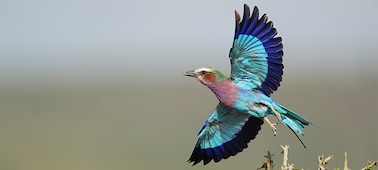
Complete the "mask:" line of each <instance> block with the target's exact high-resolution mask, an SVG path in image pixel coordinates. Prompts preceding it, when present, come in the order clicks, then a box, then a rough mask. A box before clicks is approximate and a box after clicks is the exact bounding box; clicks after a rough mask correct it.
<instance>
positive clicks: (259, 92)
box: [184, 4, 310, 166]
mask: <svg viewBox="0 0 378 170" xmlns="http://www.w3.org/2000/svg"><path fill="white" fill-rule="evenodd" d="M235 21H236V22H235V23H236V24H235V34H234V39H233V44H232V48H231V49H230V52H229V59H230V63H231V74H230V76H229V77H227V76H225V75H224V74H223V73H222V72H220V71H219V70H217V69H215V68H213V67H200V68H198V69H195V70H190V71H186V72H185V73H184V75H185V76H189V77H193V78H195V79H197V80H198V81H199V82H201V83H202V84H203V85H205V86H206V87H208V88H209V89H210V90H211V91H212V92H213V93H214V94H215V96H216V97H217V99H218V100H219V103H218V105H217V106H216V107H215V109H214V110H213V111H212V113H211V114H210V116H209V117H208V118H207V120H206V121H205V122H204V123H203V125H202V127H201V128H200V130H199V132H198V135H197V137H198V140H197V142H196V145H195V147H194V150H193V152H192V154H191V156H190V158H189V160H188V162H189V163H192V166H194V165H196V164H198V163H200V162H201V161H203V164H204V165H206V164H208V163H209V162H211V161H212V160H213V161H214V162H215V163H217V162H219V161H221V160H223V159H227V158H229V157H231V156H235V155H236V154H238V153H240V152H242V151H243V150H244V149H245V148H247V147H248V143H249V142H250V141H251V140H253V139H255V137H256V136H257V134H258V132H259V131H260V130H261V126H262V125H263V124H264V121H265V122H267V124H269V126H270V128H271V129H272V130H273V132H274V134H276V130H277V129H276V125H277V123H282V124H284V125H286V126H287V127H288V128H289V129H290V130H291V131H293V132H294V134H295V136H296V137H297V138H298V139H299V141H300V142H301V143H302V145H303V146H304V147H306V146H305V145H304V143H303V142H302V140H301V139H300V138H299V136H298V135H300V136H303V135H304V133H303V129H304V127H305V126H307V125H309V124H310V122H309V121H308V120H307V119H305V118H303V117H302V116H300V115H299V114H297V113H295V112H294V111H292V110H290V109H288V108H286V107H284V106H282V105H281V104H279V103H278V102H276V101H275V100H273V99H272V98H270V94H272V93H273V92H274V91H276V90H277V88H278V87H279V86H280V82H281V81H282V75H283V68H284V66H283V64H282V56H283V45H282V38H281V37H278V36H277V30H276V28H275V27H274V26H273V22H272V21H268V17H267V15H266V14H263V15H262V16H261V17H259V9H258V7H257V6H255V7H254V8H253V11H252V13H251V10H250V8H249V6H248V5H247V4H244V12H243V17H242V18H241V16H240V14H239V13H238V12H237V11H236V10H235ZM268 115H274V116H276V117H277V119H278V122H277V123H271V122H270V121H269V119H268V118H267V116H268Z"/></svg>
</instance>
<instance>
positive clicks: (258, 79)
mask: <svg viewBox="0 0 378 170" xmlns="http://www.w3.org/2000/svg"><path fill="white" fill-rule="evenodd" d="M235 19H236V26H235V37H234V43H233V46H232V48H231V50H230V54H229V57H230V61H231V77H230V78H231V80H233V81H234V82H236V83H244V84H245V85H246V86H247V87H249V88H251V89H259V90H261V91H262V92H263V93H264V94H265V95H267V96H269V95H270V94H271V93H272V92H273V91H275V90H277V87H278V86H280V82H281V80H282V74H283V71H282V70H283V68H284V66H283V65H282V56H283V51H282V48H283V47H282V40H281V37H275V36H276V35H277V30H276V29H275V28H274V27H273V23H272V22H271V21H269V22H267V20H268V17H267V16H266V15H265V14H264V15H263V16H262V17H261V18H259V10H258V8H257V7H254V9H253V13H252V16H250V9H249V7H248V5H246V4H244V15H243V19H242V20H241V21H240V15H239V13H238V12H237V11H235Z"/></svg>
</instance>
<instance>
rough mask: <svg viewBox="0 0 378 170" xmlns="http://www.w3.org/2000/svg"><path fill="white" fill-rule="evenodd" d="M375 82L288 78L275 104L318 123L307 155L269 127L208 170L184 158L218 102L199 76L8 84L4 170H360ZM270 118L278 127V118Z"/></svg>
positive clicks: (373, 123)
mask: <svg viewBox="0 0 378 170" xmlns="http://www.w3.org/2000/svg"><path fill="white" fill-rule="evenodd" d="M377 88H378V83H377V82H376V81H358V82H354V81H347V80H345V81H332V80H322V81H316V82H308V81H303V79H302V80H300V79H298V80H295V81H292V82H284V84H282V86H281V87H280V88H279V90H278V92H276V93H275V94H274V95H273V98H274V99H275V100H277V101H278V102H280V103H281V104H283V105H285V106H287V107H288V108H291V109H292V110H295V111H296V112H298V113H299V114H301V115H303V116H304V117H306V118H308V119H309V120H311V121H312V122H313V123H314V124H315V125H316V126H318V127H320V129H319V128H317V127H315V126H309V127H306V129H305V136H304V137H303V138H302V139H303V141H304V142H305V144H306V145H307V149H304V148H303V147H302V146H301V144H300V143H299V141H297V139H296V138H295V136H294V135H293V134H291V131H289V130H288V129H287V128H286V127H285V126H283V125H282V124H281V125H279V126H278V136H276V137H274V136H273V135H272V132H271V131H270V129H269V127H268V126H267V125H263V127H262V130H261V131H260V133H259V135H258V136H257V139H255V140H254V141H252V142H250V144H249V148H247V149H246V150H244V151H243V152H242V153H240V154H238V155H237V156H235V157H231V158H229V159H227V160H223V161H221V162H220V163H216V164H215V163H210V164H209V165H207V166H206V167H204V166H203V165H197V166H195V167H191V165H190V164H188V163H187V162H186V160H187V159H188V158H189V156H190V154H191V152H192V149H193V147H194V144H195V142H196V133H197V131H198V129H199V128H200V126H201V125H202V123H203V121H204V120H205V119H206V118H207V116H208V114H209V113H210V112H211V111H212V109H213V108H214V107H215V105H216V104H217V101H216V98H215V97H214V96H213V95H212V94H211V92H210V91H209V90H208V89H206V88H205V87H203V86H201V85H200V84H199V83H198V82H195V81H194V80H187V81H185V82H184V83H183V82H180V83H178V84H177V83H172V82H171V83H169V84H168V83H160V82H155V83H143V84H142V83H141V84H138V83H132V84H130V83H128V82H113V83H111V82H110V83H101V84H79V85H67V84H66V85H64V84H63V85H46V86H30V85H20V84H6V83H3V84H2V86H1V96H0V97H1V105H0V106H1V107H0V109H1V110H0V111H1V124H0V127H1V143H0V144H1V150H0V169H1V170H52V169H54V170H67V169H70V170H84V169H90V170H104V169H111V170H121V169H122V170H125V169H130V170H131V169H135V170H136V169H145V170H147V169H153V170H163V169H164V170H166V169H181V170H184V169H207V170H211V169H217V170H222V169H245V170H247V169H249V170H250V169H252V170H254V169H256V168H258V167H260V166H261V165H262V163H263V162H264V161H265V158H264V157H263V156H264V155H266V151H268V150H269V151H271V152H272V153H274V154H275V156H274V157H273V158H274V160H275V165H276V168H275V169H278V168H279V166H280V165H281V163H282V155H281V154H280V152H281V149H280V146H279V145H280V144H289V145H290V146H291V148H290V152H289V162H290V163H295V167H297V168H302V167H303V168H305V169H307V168H310V169H316V168H317V155H321V154H324V155H329V154H331V155H334V156H335V159H334V160H332V161H331V162H330V164H329V165H328V167H330V168H334V167H342V165H343V164H342V161H343V153H344V152H348V156H349V167H350V168H352V169H356V168H362V167H363V166H364V165H365V163H366V161H367V160H374V159H377V158H378V155H377V149H378V146H377V143H378V141H377V139H378V134H377V129H378V126H377V114H378V109H377V104H378V91H377ZM271 120H273V121H276V119H275V118H274V117H271Z"/></svg>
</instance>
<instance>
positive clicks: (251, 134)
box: [188, 117, 264, 166]
mask: <svg viewBox="0 0 378 170" xmlns="http://www.w3.org/2000/svg"><path fill="white" fill-rule="evenodd" d="M263 123H264V121H263V120H262V119H260V118H256V117H249V118H248V120H247V122H246V123H245V125H244V126H243V128H242V129H241V131H240V132H239V133H238V134H236V136H235V138H234V139H232V140H230V141H228V142H226V143H224V144H223V145H220V146H217V147H214V148H206V149H202V148H200V144H199V143H197V144H196V146H195V148H194V150H193V152H192V155H191V156H190V158H189V160H188V162H189V163H193V165H192V166H194V165H196V164H198V163H200V162H201V161H203V164H204V165H206V164H208V163H210V162H211V160H214V162H219V161H221V160H222V159H227V158H229V157H230V156H235V155H236V154H237V153H239V152H242V151H243V149H245V148H247V147H248V143H249V142H250V141H251V140H253V139H254V138H255V137H256V135H257V134H258V132H259V130H260V129H261V125H262V124H263Z"/></svg>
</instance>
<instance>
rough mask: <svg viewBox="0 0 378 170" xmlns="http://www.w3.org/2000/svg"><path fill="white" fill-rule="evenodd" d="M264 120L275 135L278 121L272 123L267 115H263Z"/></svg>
mask: <svg viewBox="0 0 378 170" xmlns="http://www.w3.org/2000/svg"><path fill="white" fill-rule="evenodd" d="M264 120H265V122H266V123H267V124H268V125H269V127H270V128H271V129H272V131H273V135H274V136H276V135H277V128H276V126H277V125H278V123H272V122H271V121H270V120H269V119H268V118H267V117H264Z"/></svg>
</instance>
